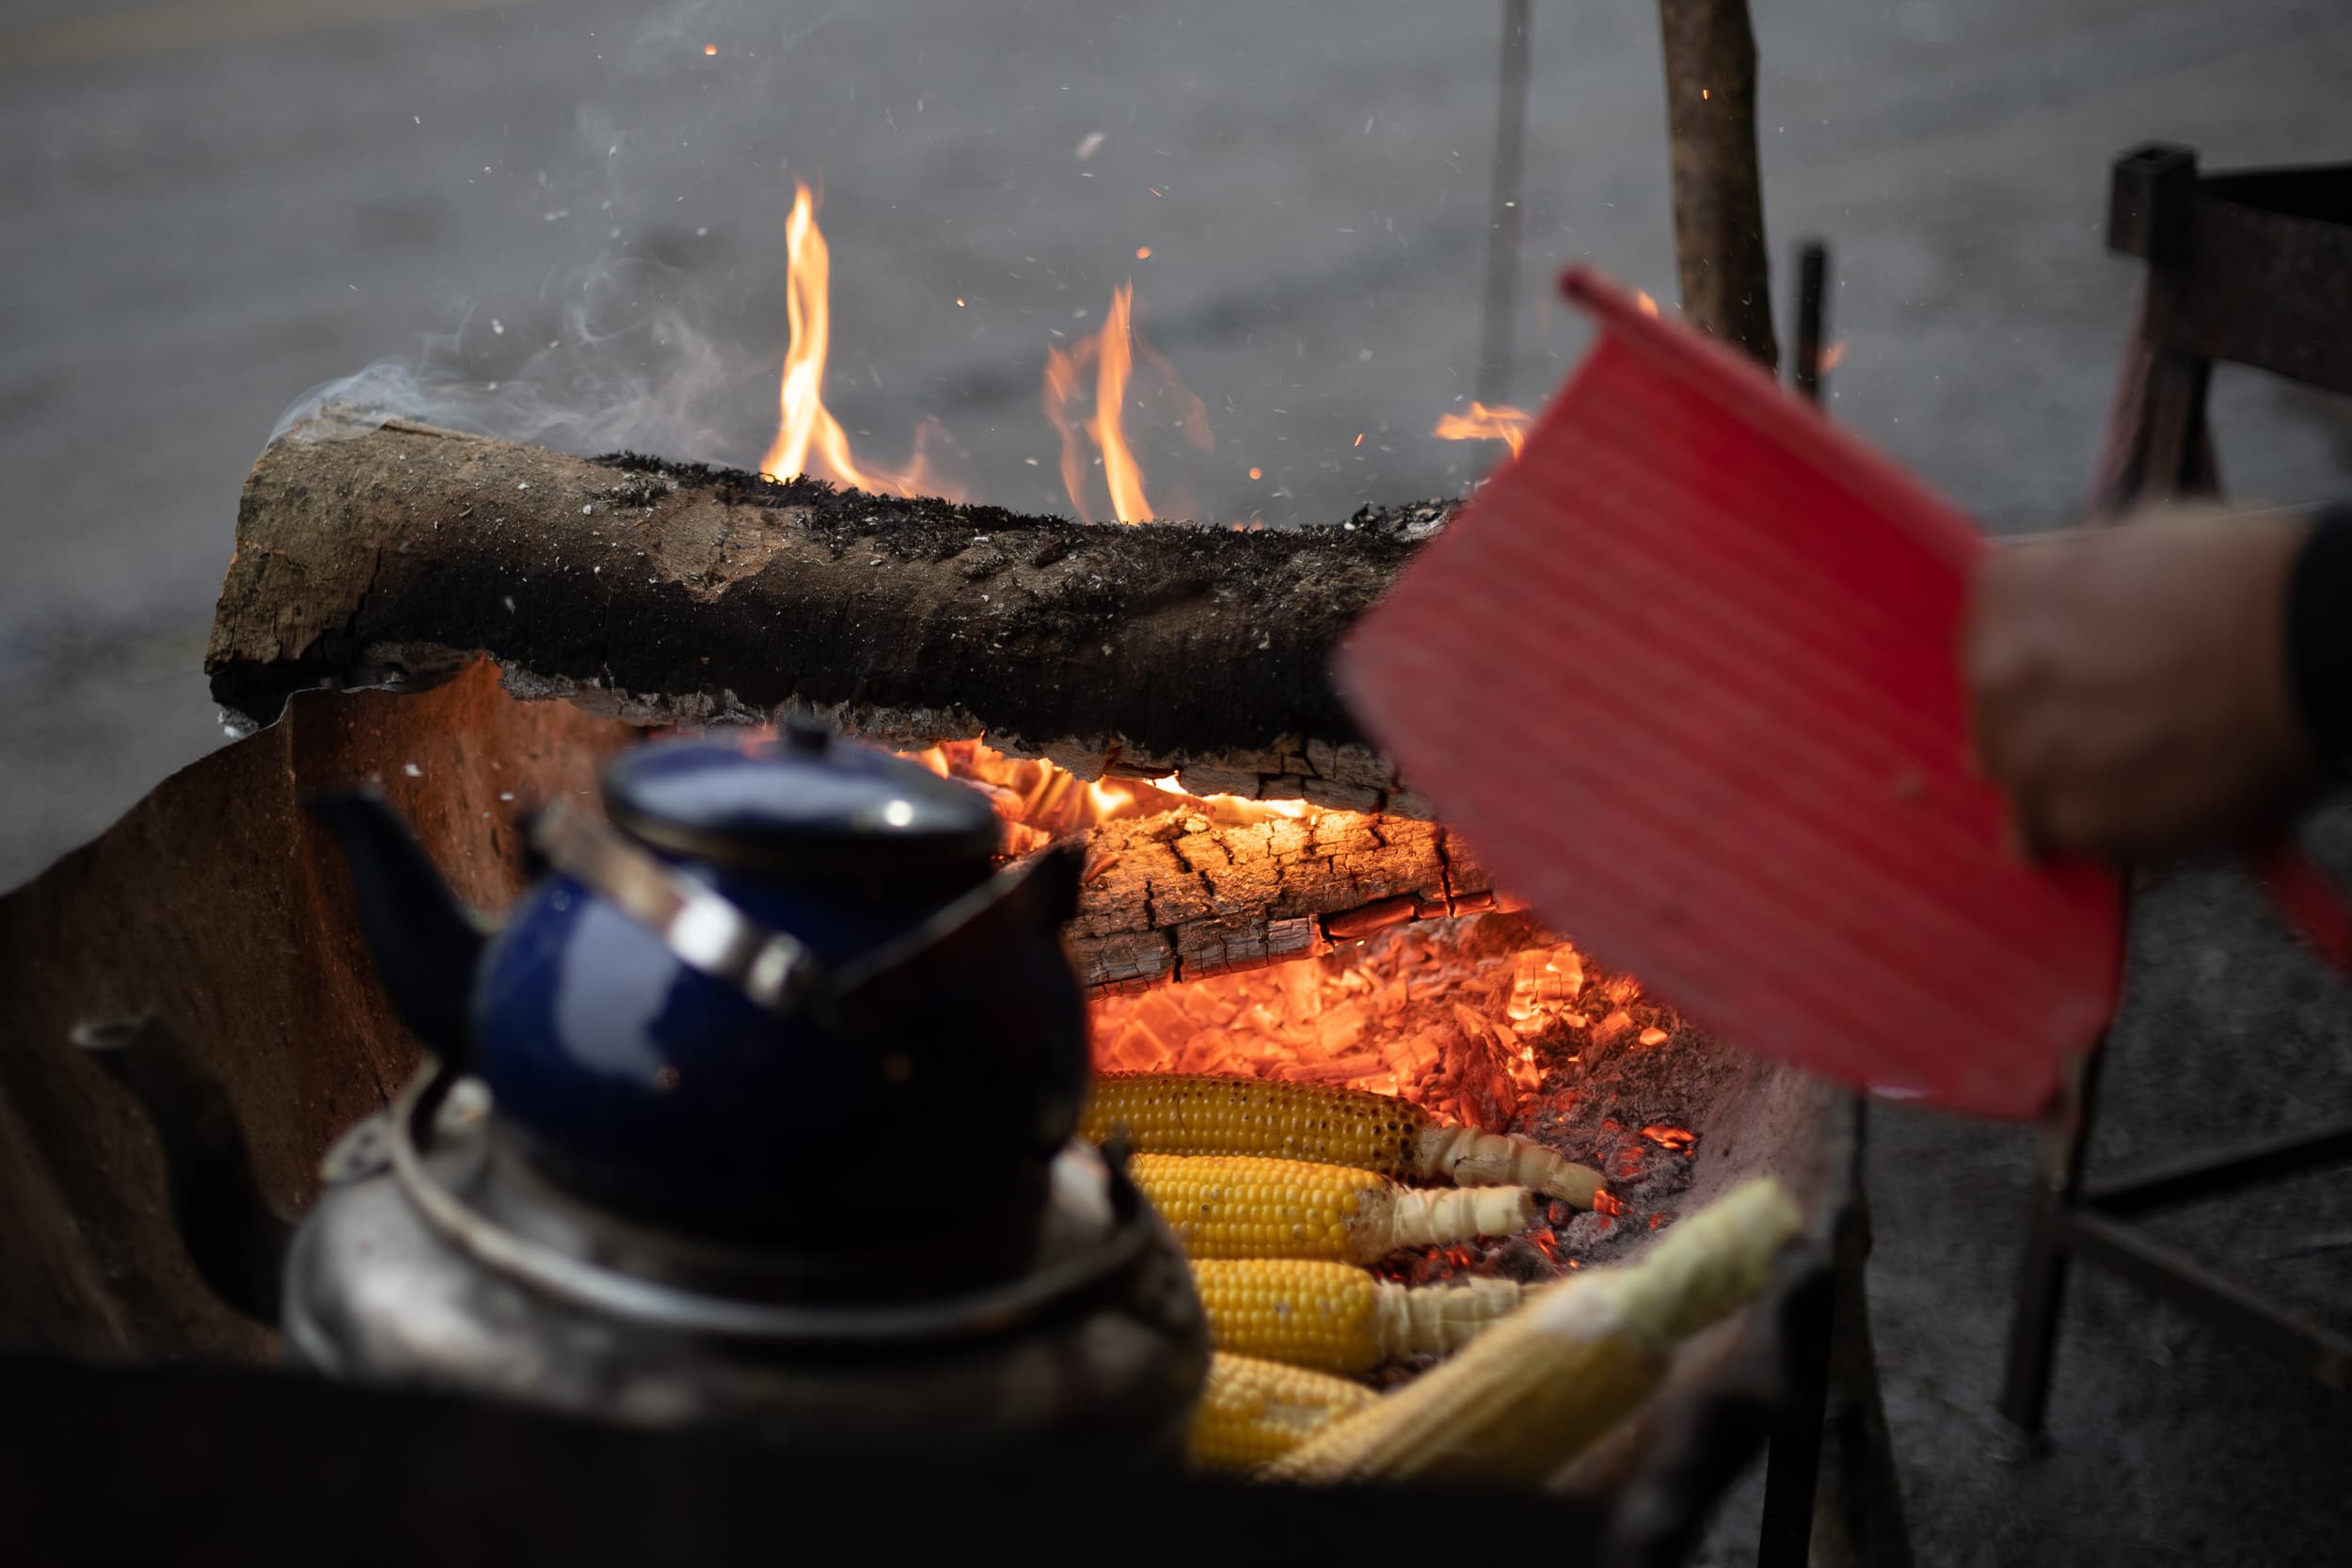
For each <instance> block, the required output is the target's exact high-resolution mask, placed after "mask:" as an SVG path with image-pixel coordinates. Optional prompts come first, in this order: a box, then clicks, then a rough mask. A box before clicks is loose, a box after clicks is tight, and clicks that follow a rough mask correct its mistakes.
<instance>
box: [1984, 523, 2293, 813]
mask: <svg viewBox="0 0 2352 1568" xmlns="http://www.w3.org/2000/svg"><path fill="white" fill-rule="evenodd" d="M2310 530H2311V523H2310V520H2309V519H2308V518H2306V517H2302V516H2300V515H2295V514H2291V513H2277V512H2273V513H2247V512H2243V511H2240V512H2228V513H2225V512H2224V511H2222V510H2221V509H2220V508H2218V507H2213V506H2202V507H2169V508H2165V509H2162V510H2160V511H2157V512H2153V513H2150V514H2148V515H2143V516H2141V517H2139V518H2137V519H2134V520H2132V521H2130V522H2127V523H2123V524H2121V525H2119V526H2116V527H2112V528H2103V529H2096V530H2086V531H2081V532H2076V533H2067V534H2061V535H2054V536H2050V537H2047V538H2042V539H2036V540H2033V541H2029V542H2026V543H2023V544H2017V545H2009V546H2002V547H2000V548H1998V549H1995V550H1994V551H1993V552H1992V554H1991V555H1990V557H1989V558H1988V559H1987V560H1986V561H1985V562H1984V564H1983V566H1982V568H1981V569H1980V570H1979V573H1978V576H1977V581H1976V584H1975V588H1974V592H1973V594H1972V595H1971V598H1970V602H1969V606H1968V614H1967V620H1966V624H1965V626H1964V627H1963V633H1962V648H1961V664H1962V673H1963V678H1964V679H1965V681H1966V684H1967V688H1968V701H1969V729H1970V745H1971V750H1972V752H1973V756H1974V761H1975V764H1976V767H1977V768H1978V769H1979V772H1980V773H1981V774H1982V775H1983V776H1984V777H1985V778H1986V779H1988V780H1989V781H1991V782H1992V783H1993V784H1995V785H1997V786H1998V787H1999V788H2000V789H2001V790H2002V791H2003V793H2005V794H2006V795H2007V796H2008V797H2009V800H2010V811H2011V823H2012V826H2013V828H2014V831H2015V836H2016V844H2017V847H2018V849H2019V850H2020V852H2021V853H2023V854H2025V855H2026V856H2028V857H2030V858H2040V857H2042V856H2044V855H2048V854H2052V853H2056V852H2059V851H2066V850H2072V851H2077V852H2080V853H2083V854H2088V855H2094V856H2099V857H2102V858H2106V859H2124V858H2138V857H2154V856H2164V855H2171V854H2179V853H2184V852H2187V851H2192V850H2197V849H2203V848H2216V847H2232V846H2237V845H2243V844H2246V843H2249V842H2250V841H2252V840H2254V839H2256V838H2258V837H2260V836H2261V835H2263V834H2264V833H2265V832H2267V831H2269V830H2273V829H2275V828H2276V827H2278V826H2279V824H2280V822H2281V821H2282V820H2283V819H2284V818H2285V816H2286V815H2287V814H2288V813H2289V812H2291V811H2292V810H2293V809H2294V808H2295V806H2296V803H2297V802H2298V801H2299V800H2301V798H2302V797H2303V796H2304V795H2305V794H2306V793H2307V792H2308V791H2309V790H2310V789H2312V787H2313V785H2314V784H2316V783H2317V780H2318V777H2319V766H2318V759H2317V757H2316V755H2315V754H2314V752H2313V750H2312V743H2311V740H2310V738H2309V736H2307V735H2306V733H2305V731H2304V727H2303V722H2302V720H2301V717H2300V715H2299V714H2298V713H2297V712H2296V705H2295V697H2294V692H2293V689H2292V685H2291V677H2290V674H2289V673H2288V667H2287V626H2286V616H2287V582H2288V577H2289V574H2290V573H2291V571H2292V570H2293V568H2294V564H2295V560H2296V553H2297V551H2298V550H2300V548H2301V547H2302V545H2303V542H2304V540H2305V538H2306V537H2307V536H2308V534H2309V532H2310Z"/></svg>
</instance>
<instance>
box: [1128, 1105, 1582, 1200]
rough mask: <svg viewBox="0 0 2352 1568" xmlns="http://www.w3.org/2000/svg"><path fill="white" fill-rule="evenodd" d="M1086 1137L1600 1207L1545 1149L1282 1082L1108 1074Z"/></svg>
mask: <svg viewBox="0 0 2352 1568" xmlns="http://www.w3.org/2000/svg"><path fill="white" fill-rule="evenodd" d="M1083 1131H1084V1132H1085V1133H1086V1135H1087V1137H1088V1138H1089V1139H1090V1140H1092V1141H1093V1142H1095V1143H1102V1142H1104V1140H1106V1139H1107V1138H1109V1137H1110V1135H1111V1134H1112V1133H1113V1132H1125V1134H1126V1135H1127V1138H1128V1141H1129V1143H1130V1144H1131V1145H1132V1146H1133V1147H1134V1148H1136V1150H1137V1151H1139V1152H1142V1153H1147V1154H1263V1155H1271V1156H1275V1157H1278V1158H1280V1159H1285V1160H1313V1161H1317V1162H1320V1163H1322V1164H1331V1165H1352V1166H1354V1167H1355V1168H1356V1169H1358V1170H1369V1171H1377V1172H1379V1173H1380V1174H1381V1175H1382V1176H1390V1177H1396V1178H1400V1179H1405V1180H1424V1181H1435V1180H1444V1181H1452V1182H1454V1184H1455V1185H1456V1186H1463V1187H1496V1186H1523V1187H1533V1188H1534V1189H1535V1190H1536V1191H1537V1192H1539V1193H1542V1194H1544V1195H1545V1196H1548V1197H1557V1198H1564V1199H1565V1200H1566V1201H1568V1202H1569V1203H1572V1204H1574V1205H1575V1206H1576V1207H1578V1208H1579V1209H1590V1208H1591V1207H1592V1206H1593V1195H1594V1194H1595V1193H1596V1192H1597V1191H1599V1190H1600V1187H1601V1180H1602V1179H1601V1174H1600V1172H1598V1171H1597V1170H1595V1169H1594V1168H1593V1167H1592V1166H1590V1165H1580V1164H1575V1163H1574V1162H1573V1161H1570V1160H1567V1159H1565V1158H1563V1157H1562V1156H1561V1155H1559V1154H1558V1153H1555V1152H1554V1151H1553V1150H1551V1149H1549V1148H1545V1147H1544V1146H1543V1145H1541V1144H1539V1143H1535V1142H1533V1141H1531V1140H1529V1139H1526V1138H1518V1137H1513V1136H1511V1135H1510V1134H1508V1133H1503V1132H1479V1131H1478V1130H1477V1129H1476V1128H1474V1127H1454V1126H1450V1125H1448V1124H1446V1123H1444V1122H1440V1121H1438V1120H1437V1119H1436V1118H1435V1117H1432V1116H1430V1114H1429V1113H1428V1112H1426V1111H1424V1110H1422V1108H1421V1107H1420V1106H1418V1105H1415V1104H1413V1103H1411V1102H1410V1101H1403V1100H1398V1099H1396V1098H1394V1097H1393V1096H1390V1095H1385V1094H1372V1093H1369V1092H1367V1091H1366V1090H1363V1089H1345V1088H1338V1087H1334V1086H1331V1085H1324V1084H1296V1083H1286V1082H1283V1081H1281V1080H1279V1079H1265V1078H1226V1077H1212V1076H1203V1075H1200V1074H1198V1073H1183V1072H1106V1073H1103V1074H1101V1075H1100V1076H1098V1077H1097V1078H1096V1079H1095V1081H1094V1092H1093V1095H1092V1098H1091V1099H1090V1100H1089V1102H1088V1105H1087V1113H1086V1120H1085V1123H1084V1126H1083Z"/></svg>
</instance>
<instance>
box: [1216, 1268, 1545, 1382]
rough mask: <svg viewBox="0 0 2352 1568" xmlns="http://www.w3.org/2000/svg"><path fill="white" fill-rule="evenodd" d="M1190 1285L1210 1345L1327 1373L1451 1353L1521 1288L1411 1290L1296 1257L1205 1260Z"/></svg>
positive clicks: (1476, 1284)
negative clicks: (1204, 1320) (1206, 1317)
mask: <svg viewBox="0 0 2352 1568" xmlns="http://www.w3.org/2000/svg"><path fill="white" fill-rule="evenodd" d="M1192 1283H1193V1288H1194V1289H1195V1290H1197V1291H1200V1305H1201V1306H1202V1307H1205V1308H1207V1310H1208V1314H1209V1338H1210V1340H1211V1342H1212V1343H1214V1344H1215V1345H1216V1348H1217V1349H1219V1350H1221V1351H1232V1352H1235V1353H1237V1354H1242V1355H1257V1356H1263V1357H1264V1358H1265V1359H1267V1360H1269V1361H1284V1362H1288V1363H1289V1364H1290V1365H1292V1366H1294V1367H1319V1368H1321V1369H1322V1370H1325V1371H1327V1372H1368V1371H1370V1370H1372V1369H1373V1368H1375V1367H1377V1366H1378V1365H1380V1363H1382V1362H1383V1361H1394V1360H1397V1359H1399V1358H1400V1357H1403V1356H1407V1355H1416V1354H1431V1355H1450V1354H1453V1353H1454V1352H1455V1351H1457V1350H1460V1349H1461V1348H1462V1347H1463V1346H1464V1345H1466V1344H1468V1343H1470V1337H1471V1336H1472V1335H1474V1334H1476V1333H1477V1332H1478V1331H1479V1330H1480V1329H1482V1328H1485V1327H1486V1325H1487V1324H1488V1323H1493V1322H1494V1321H1495V1320H1496V1319H1498V1318H1500V1317H1502V1315H1503V1314H1504V1313H1506V1312H1508V1311H1510V1310H1511V1308H1513V1307H1517V1306H1518V1304H1519V1297H1520V1295H1521V1294H1522V1293H1523V1292H1524V1291H1525V1290H1526V1287H1524V1286H1522V1285H1520V1284H1518V1283H1517V1282H1516V1281H1513V1280H1508V1279H1467V1280H1464V1281H1463V1282H1462V1283H1460V1284H1459V1285H1435V1286H1428V1287H1424V1288H1421V1289H1415V1288H1414V1287H1412V1286H1409V1285H1398V1284H1394V1283H1391V1281H1389V1280H1385V1279H1375V1278H1374V1277H1373V1276H1372V1275H1368V1274H1366V1273H1365V1272H1364V1271H1363V1270H1361V1269H1359V1268H1357V1267H1356V1266H1355V1265H1354V1264H1352V1263H1327V1262H1318V1261H1314V1260H1311V1259H1304V1258H1246V1259H1205V1258H1204V1259H1200V1261H1199V1262H1196V1263H1195V1264H1193V1266H1192Z"/></svg>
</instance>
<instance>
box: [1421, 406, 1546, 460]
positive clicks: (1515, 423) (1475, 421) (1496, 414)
mask: <svg viewBox="0 0 2352 1568" xmlns="http://www.w3.org/2000/svg"><path fill="white" fill-rule="evenodd" d="M1534 417H1535V416H1534V415H1533V414H1530V413H1528V412H1526V411H1525V410H1524V409H1518V408H1513V407H1510V406H1508V405H1507V404H1495V405H1494V406H1493V407H1491V408H1490V407H1488V406H1487V405H1486V404H1483V403H1476V402H1473V403H1472V404H1470V412H1468V413H1466V414H1440V415H1438V427H1437V428H1436V429H1435V430H1433V431H1431V432H1430V433H1429V434H1430V435H1432V436H1436V437H1437V438H1438V440H1440V441H1507V442H1509V443H1510V447H1511V455H1512V456H1514V457H1517V456H1518V454H1519V449H1520V448H1521V447H1523V446H1525V445H1527V427H1528V425H1529V423H1530V422H1532V421H1533V420H1534Z"/></svg>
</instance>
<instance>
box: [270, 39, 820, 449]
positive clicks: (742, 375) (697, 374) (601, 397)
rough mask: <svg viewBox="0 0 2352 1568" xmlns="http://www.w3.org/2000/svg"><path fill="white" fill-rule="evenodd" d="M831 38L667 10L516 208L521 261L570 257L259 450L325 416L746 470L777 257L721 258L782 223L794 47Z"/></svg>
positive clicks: (462, 314) (304, 411)
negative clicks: (550, 253)
mask: <svg viewBox="0 0 2352 1568" xmlns="http://www.w3.org/2000/svg"><path fill="white" fill-rule="evenodd" d="M828 20H829V17H820V18H818V20H817V21H815V22H813V23H803V24H801V25H799V26H797V27H794V26H789V25H787V24H786V23H785V22H784V21H782V20H780V19H779V18H777V17H776V16H775V15H774V14H773V12H772V11H771V9H770V8H767V7H765V6H763V5H761V4H759V3H758V0H679V3H676V4H673V5H671V6H668V7H665V8H661V9H660V10H659V11H658V12H657V13H656V14H654V15H653V16H651V17H649V18H647V19H645V20H644V21H643V22H641V23H639V24H636V25H635V28H634V30H633V31H632V32H631V33H630V34H629V35H628V37H627V38H626V39H624V40H613V44H612V47H611V49H610V50H609V51H603V52H600V58H601V60H602V69H603V71H604V73H605V74H604V76H603V79H602V80H601V81H599V82H597V83H596V87H594V89H593V90H592V94H591V96H590V97H588V98H587V99H585V100H583V101H582V102H581V103H580V105H579V106H578V108H577V110H576V111H575V114H574V117H573V120H574V123H573V126H572V129H571V136H570V144H571V149H572V154H573V157H572V161H571V163H570V164H569V166H567V167H564V168H562V169H559V170H555V171H552V172H550V171H541V172H540V173H538V174H537V176H536V178H535V180H533V181H532V182H528V183H523V184H519V187H518V188H517V189H516V191H515V192H514V194H513V196H512V198H511V201H512V207H513V221H514V222H515V223H516V225H517V226H518V230H520V232H519V233H518V235H517V239H518V241H527V242H529V243H528V244H527V245H525V244H518V245H517V247H516V248H518V249H529V248H534V247H535V248H538V249H542V250H544V249H545V248H546V246H547V245H548V244H549V243H550V239H551V240H552V243H553V244H554V245H555V246H556V248H557V249H558V251H559V252H560V251H563V250H568V251H569V252H570V254H569V255H568V256H562V255H559V256H558V259H557V261H555V263H554V264H553V265H550V266H547V267H545V268H544V269H543V272H542V274H541V280H540V281H539V283H538V284H537V286H536V287H535V288H533V287H531V286H529V281H528V279H527V278H525V279H516V278H514V277H499V278H493V279H490V280H489V281H488V282H487V284H486V285H485V287H483V288H482V289H480V290H478V291H476V292H474V293H458V292H455V291H453V292H452V293H450V296H449V297H448V298H447V299H446V301H445V303H444V304H443V306H442V308H441V309H440V311H439V316H440V325H439V326H438V327H437V329H434V330H428V331H425V332H423V333H421V334H420V336H419V338H418V339H417V341H416V342H415V344H414V346H413V347H412V348H411V349H410V350H409V351H408V352H407V353H405V354H402V355H395V356H388V357H385V358H381V359H378V360H376V361H374V362H373V363H372V364H370V365H367V366H366V367H364V368H363V369H361V370H359V371H358V372H355V373H353V374H350V375H345V376H340V377H337V378H335V379H333V380H330V381H326V382H322V383H320V384H319V385H318V386H315V387H312V388H310V389H309V390H307V391H305V392H304V393H303V394H302V395H301V396H300V397H298V398H296V399H295V400H294V402H293V404H290V405H289V406H288V407H287V408H286V410H285V411H284V412H283V413H282V414H281V415H279V417H278V422H277V424H276V426H275V427H274V428H273V429H272V430H271V432H270V436H271V439H273V440H275V439H277V438H278V436H282V435H284V434H285V433H286V432H287V431H288V430H289V429H291V428H292V427H294V425H296V424H297V423H299V422H301V421H303V420H309V419H311V418H313V417H315V416H316V415H318V414H319V413H320V412H321V411H322V410H323V409H325V408H326V407H328V406H329V405H333V406H335V407H336V408H337V409H338V411H339V412H341V413H343V414H346V415H350V416H357V417H359V418H361V419H362V420H385V419H405V420H417V421H420V422H423V423H428V424H435V425H439V426H443V427H445V428H449V429H453V430H460V431H465V432H468V433H470V434H475V435H483V436H500V437H503V438H505V439H509V440H516V441H528V442H532V443H535V444H539V445H544V446H549V447H554V448H558V449H561V450H564V451H575V452H582V453H593V452H601V451H614V450H617V449H620V448H624V447H627V448H634V449H637V450H641V451H660V452H662V453H665V454H668V455H674V456H680V457H699V458H707V459H714V460H724V461H733V462H738V463H746V464H747V463H749V462H751V461H753V460H755V458H756V457H757V455H758V451H759V450H760V449H759V443H760V442H762V441H764V440H765V438H766V430H765V428H764V427H762V426H761V424H760V420H761V418H762V416H763V415H764V416H765V417H766V418H767V419H768V420H771V421H772V418H773V407H774V398H775V376H776V372H777V366H778V362H779V361H780V358H781V355H782V349H783V344H782V341H780V339H777V338H776V335H775V334H774V333H773V332H772V331H770V330H764V329H763V327H764V325H765V324H766V321H767V319H768V318H770V317H772V316H774V315H775V314H776V311H775V309H774V305H775V303H778V302H780V301H781V298H782V293H783V277H784V257H783V254H782V251H781V248H780V247H779V248H778V249H777V251H776V253H775V255H774V256H773V257H772V259H770V258H768V257H766V256H765V255H764V254H763V255H760V256H758V257H755V258H751V259H748V261H749V264H739V265H727V264H725V262H724V257H725V255H726V246H727V244H728V242H729V240H730V239H731V238H739V232H738V230H739V225H738V224H737V223H736V222H735V219H736V216H737V213H738V210H739V209H740V208H743V207H746V206H749V207H752V208H757V207H758V206H759V204H760V203H761V201H762V198H763V197H775V198H777V199H776V200H775V201H774V202H773V205H774V207H775V215H776V217H777V218H778V219H780V218H781V216H782V214H783V212H784V209H785V206H786V205H787V203H788V195H789V191H790V182H789V180H788V178H786V177H784V176H783V174H782V171H783V170H784V169H785V168H786V167H787V166H788V165H787V159H786V158H785V157H784V156H783V154H782V150H781V149H780V148H778V147H776V146H774V145H772V138H773V137H774V135H775V127H774V124H773V119H774V106H775V104H776V103H777V101H778V94H779V91H780V85H781V83H782V81H783V78H784V76H785V73H786V72H787V70H788V68H789V64H790V62H791V59H792V56H793V55H794V52H795V50H796V48H797V46H798V45H799V44H801V43H802V42H803V40H806V39H807V38H808V37H809V35H810V34H812V33H813V32H815V31H817V30H818V28H820V27H822V26H823V25H824V24H825V23H826V21H828ZM707 50H717V51H722V52H723V54H724V56H725V57H724V59H723V61H714V60H710V59H707V57H706V51H707ZM718 65H723V67H724V69H723V71H721V70H717V69H713V67H715V66H718ZM487 172H488V171H487V170H485V174H486V173H487ZM697 216H699V217H701V218H703V219H706V220H707V221H704V222H699V223H698V222H695V221H694V219H695V218H696V217H697ZM757 231H760V232H765V226H764V225H762V226H760V227H759V228H758V230H757ZM714 233H715V234H716V235H717V238H715V239H714V238H713V237H712V236H713V235H714ZM518 282H519V283H521V284H522V285H523V287H521V288H520V289H517V287H516V285H517V283H518ZM492 300H495V301H496V303H495V304H493V303H491V301H492Z"/></svg>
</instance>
